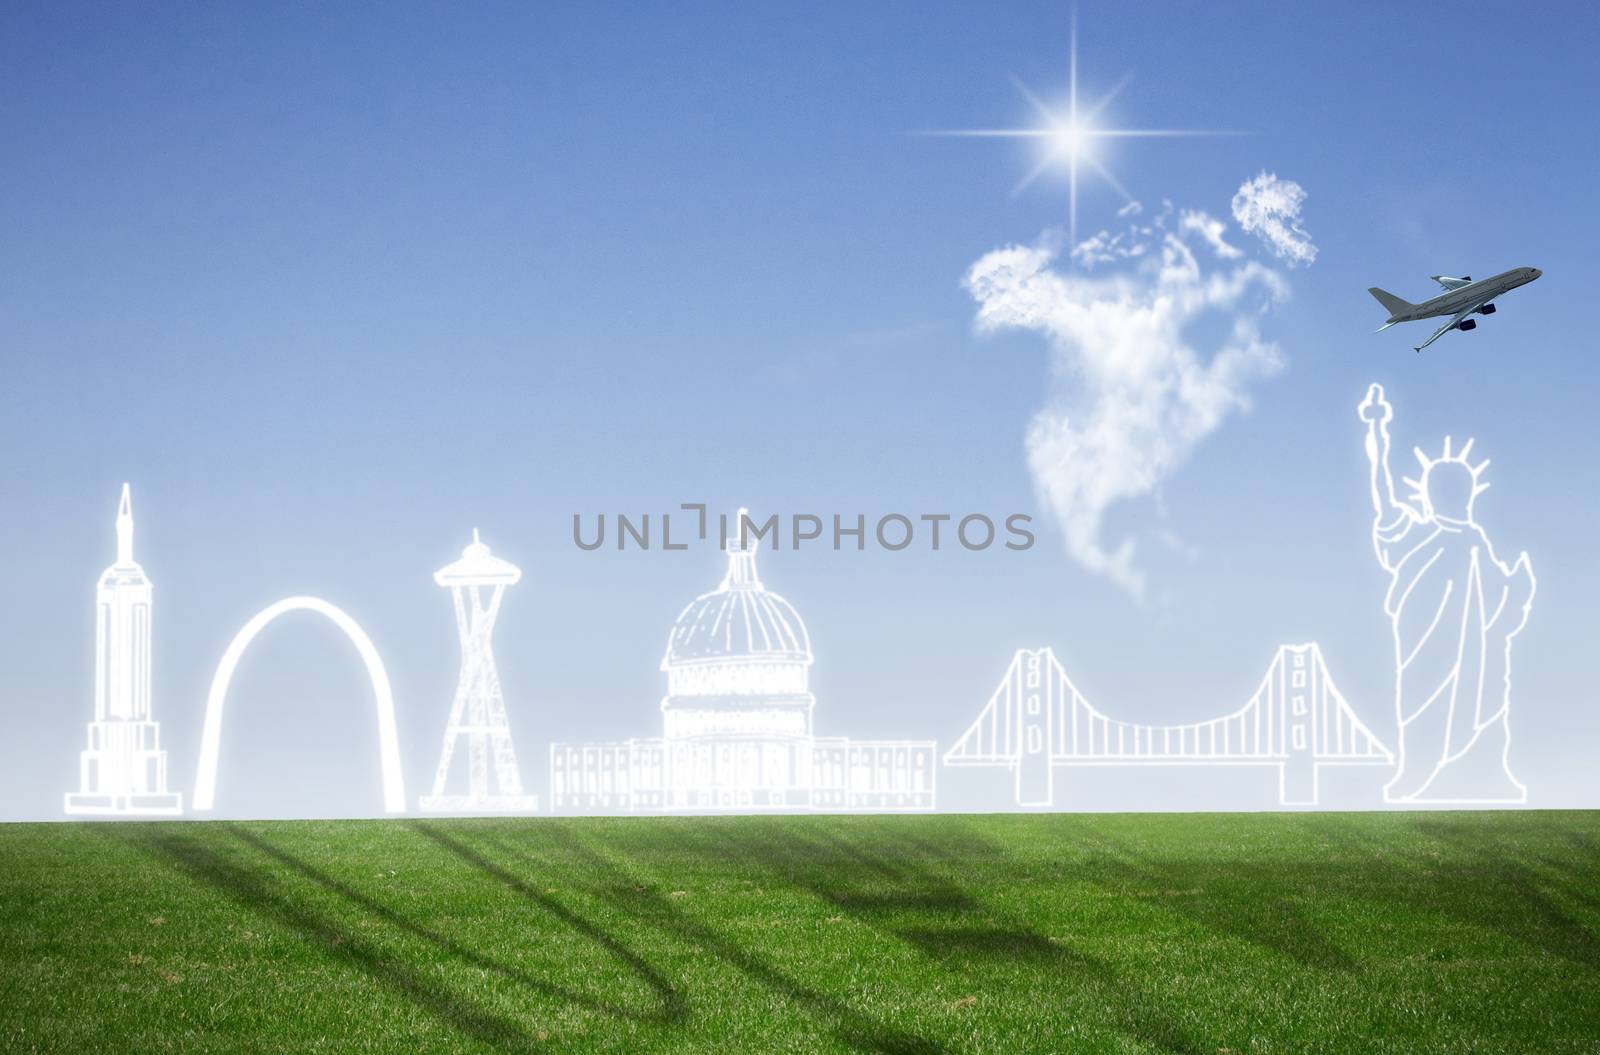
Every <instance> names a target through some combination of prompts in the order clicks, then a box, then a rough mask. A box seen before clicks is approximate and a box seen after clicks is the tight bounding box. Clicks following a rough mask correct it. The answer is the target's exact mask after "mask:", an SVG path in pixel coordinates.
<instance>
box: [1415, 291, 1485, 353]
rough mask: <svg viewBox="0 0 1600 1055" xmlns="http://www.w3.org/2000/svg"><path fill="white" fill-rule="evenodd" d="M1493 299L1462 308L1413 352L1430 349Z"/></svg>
mask: <svg viewBox="0 0 1600 1055" xmlns="http://www.w3.org/2000/svg"><path fill="white" fill-rule="evenodd" d="M1493 299H1494V298H1493V297H1482V298H1480V299H1478V300H1476V301H1474V302H1472V303H1471V304H1468V305H1467V306H1466V307H1464V308H1462V309H1461V310H1460V311H1458V312H1456V313H1455V314H1454V315H1452V316H1451V317H1450V321H1449V322H1447V323H1445V324H1444V325H1443V326H1441V327H1439V328H1438V329H1437V330H1434V331H1433V336H1432V337H1429V338H1428V339H1427V340H1425V341H1423V342H1422V343H1421V344H1419V345H1417V346H1416V348H1414V349H1412V350H1413V351H1417V352H1420V351H1422V349H1424V348H1426V347H1428V345H1430V344H1432V343H1433V342H1434V341H1437V340H1438V339H1439V338H1441V337H1443V336H1444V335H1445V334H1447V333H1449V332H1450V331H1451V330H1453V329H1455V328H1456V327H1457V326H1460V325H1461V322H1462V320H1463V319H1465V318H1466V317H1467V316H1468V315H1471V314H1472V313H1473V312H1475V311H1477V310H1478V309H1479V308H1481V307H1483V306H1484V305H1485V304H1487V303H1489V302H1490V301H1491V300H1493Z"/></svg>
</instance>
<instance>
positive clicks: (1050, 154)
mask: <svg viewBox="0 0 1600 1055" xmlns="http://www.w3.org/2000/svg"><path fill="white" fill-rule="evenodd" d="M1070 59H1071V61H1070V62H1069V64H1068V68H1069V88H1068V92H1067V100H1066V102H1065V104H1064V105H1062V106H1058V107H1051V106H1048V105H1046V104H1045V103H1044V101H1043V100H1041V99H1040V98H1039V97H1038V96H1037V95H1035V94H1034V93H1033V92H1032V91H1031V90H1029V88H1028V86H1027V85H1025V84H1023V83H1022V82H1021V81H1019V80H1017V79H1016V78H1015V77H1013V78H1012V79H1011V83H1012V84H1013V85H1014V86H1015V87H1016V89H1017V91H1018V92H1020V93H1021V95H1022V97H1023V98H1024V99H1026V100H1027V102H1028V104H1029V105H1030V106H1031V107H1032V108H1033V110H1034V112H1035V113H1036V114H1037V115H1038V117H1039V121H1040V123H1039V124H1037V125H1035V126H1032V127H1028V128H966V129H951V130H941V131H934V132H925V133H922V134H923V135H933V136H971V137H978V138H992V139H1033V140H1037V141H1039V142H1040V143H1041V144H1042V145H1043V147H1044V149H1043V150H1042V151H1041V152H1040V155H1039V158H1038V160H1037V161H1036V162H1035V163H1034V166H1033V168H1031V169H1030V170H1029V171H1028V173H1027V174H1026V175H1024V176H1023V177H1022V180H1021V181H1020V182H1019V183H1018V184H1017V185H1016V187H1015V188H1014V189H1013V190H1012V192H1011V193H1012V194H1013V195H1016V194H1020V193H1021V192H1022V191H1024V190H1026V189H1027V187H1028V186H1029V185H1030V184H1032V183H1033V182H1034V180H1036V179H1038V178H1039V177H1040V176H1041V175H1043V174H1044V173H1045V172H1046V171H1048V170H1050V169H1057V170H1064V171H1065V173H1066V176H1067V194H1068V199H1069V204H1068V230H1069V234H1070V236H1071V239H1072V242H1073V244H1077V241H1078V176H1079V173H1080V171H1081V170H1082V169H1084V168H1089V169H1092V170H1093V171H1094V173H1095V175H1097V176H1099V177H1100V179H1101V180H1103V181H1104V182H1105V183H1106V184H1107V185H1108V186H1110V187H1111V188H1112V189H1113V190H1115V191H1116V192H1117V193H1118V194H1120V195H1122V197H1123V198H1124V199H1126V200H1127V201H1129V202H1131V201H1133V200H1134V198H1133V195H1132V194H1131V193H1129V191H1128V189H1127V188H1126V187H1124V186H1123V185H1122V183H1121V181H1120V180H1118V179H1117V177H1116V176H1115V175H1113V174H1112V172H1111V170H1110V169H1109V168H1107V167H1106V165H1105V163H1104V162H1103V161H1102V160H1100V158H1099V157H1097V156H1096V155H1097V150H1096V148H1097V147H1098V145H1099V144H1100V141H1101V140H1105V139H1149V138H1169V137H1175V136H1228V135H1239V134H1241V133H1238V132H1224V131H1212V130H1203V129H1174V128H1112V127H1102V126H1101V125H1099V124H1098V123H1096V119H1097V118H1099V117H1100V116H1101V115H1102V114H1103V113H1104V111H1105V109H1106V107H1107V106H1108V105H1109V104H1110V103H1111V101H1112V100H1113V99H1115V98H1116V97H1117V96H1118V95H1119V94H1120V93H1121V92H1122V89H1124V88H1126V87H1127V86H1128V82H1129V80H1131V79H1132V74H1125V75H1124V76H1123V78H1122V80H1120V81H1118V82H1117V84H1116V85H1115V87H1113V88H1112V89H1111V90H1110V91H1109V92H1107V93H1106V94H1105V95H1103V96H1101V97H1100V98H1099V99H1098V100H1096V101H1095V103H1094V105H1093V106H1091V107H1089V108H1088V109H1087V110H1084V109H1082V108H1081V107H1080V106H1079V100H1078V22H1077V18H1076V17H1074V18H1073V21H1072V43H1071V54H1070Z"/></svg>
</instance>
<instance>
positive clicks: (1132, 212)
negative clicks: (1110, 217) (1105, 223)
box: [1117, 201, 1144, 217]
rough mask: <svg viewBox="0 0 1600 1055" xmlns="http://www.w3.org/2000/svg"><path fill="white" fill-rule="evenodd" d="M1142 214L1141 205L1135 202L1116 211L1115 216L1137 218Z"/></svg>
mask: <svg viewBox="0 0 1600 1055" xmlns="http://www.w3.org/2000/svg"><path fill="white" fill-rule="evenodd" d="M1142 212H1144V206H1143V205H1140V204H1139V203H1138V202H1136V201H1130V202H1129V203H1128V204H1126V205H1124V206H1123V207H1122V208H1120V209H1118V210H1117V215H1118V216H1121V217H1128V216H1138V215H1139V214H1140V213H1142Z"/></svg>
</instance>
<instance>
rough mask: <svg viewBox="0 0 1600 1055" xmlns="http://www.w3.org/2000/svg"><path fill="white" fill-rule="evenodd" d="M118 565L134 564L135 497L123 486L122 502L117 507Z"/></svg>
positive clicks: (126, 486) (125, 485)
mask: <svg viewBox="0 0 1600 1055" xmlns="http://www.w3.org/2000/svg"><path fill="white" fill-rule="evenodd" d="M117 563H118V564H132V563H133V497H132V495H131V494H130V493H129V490H128V485H127V484H123V485H122V501H121V502H120V503H118V505H117Z"/></svg>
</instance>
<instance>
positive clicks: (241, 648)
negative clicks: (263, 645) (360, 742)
mask: <svg viewBox="0 0 1600 1055" xmlns="http://www.w3.org/2000/svg"><path fill="white" fill-rule="evenodd" d="M290 612H315V613H317V614H318V615H321V616H323V617H324V618H326V619H327V620H328V621H329V622H331V623H332V624H333V625H334V626H336V627H338V628H339V630H340V631H341V632H343V634H344V636H345V637H347V638H349V640H350V643H351V644H352V645H354V646H355V648H356V652H357V653H358V654H359V655H360V656H361V661H362V663H363V664H365V666H366V670H367V680H368V681H369V682H371V683H372V694H373V697H374V703H375V706H376V709H377V714H378V755H379V760H380V762H381V763H382V767H383V808H384V812H386V813H404V812H405V810H406V795H405V783H404V779H403V777H402V775H401V771H400V742H399V737H398V736H397V735H396V733H395V724H394V692H393V690H392V688H391V687H390V685H389V674H388V672H387V671H386V670H384V667H383V660H382V659H381V658H380V657H379V656H378V649H377V647H376V646H375V645H373V643H372V639H371V638H369V637H368V636H367V633H366V631H364V630H362V629H361V625H360V624H359V623H357V622H356V621H355V620H354V619H352V618H351V617H350V616H349V615H348V614H347V613H346V612H345V611H344V610H343V609H341V608H339V607H338V606H336V605H333V604H329V603H328V602H327V601H324V600H322V598H320V597H304V596H297V597H285V598H284V599H283V600H281V601H277V602H275V603H273V604H270V605H268V606H267V607H265V608H263V609H262V610H261V611H259V612H257V613H256V614H255V615H254V616H253V617H252V618H251V619H250V621H249V622H248V623H246V624H245V625H244V626H243V627H242V628H240V630H239V632H238V633H237V634H235V635H234V636H233V640H232V641H231V642H229V643H228V648H227V651H225V652H224V653H223V654H222V660H221V661H220V662H219V663H218V664H217V671H216V673H215V674H214V675H212V678H211V690H210V692H208V693H207V694H206V721H205V730H204V732H203V733H202V734H201V738H200V768H199V771H198V772H197V773H196V774H195V783H194V798H193V800H192V807H193V808H194V809H196V810H209V809H211V808H212V806H213V805H214V804H215V800H216V790H217V755H218V752H219V750H220V748H221V745H222V715H223V710H224V705H225V703H226V702H227V695H228V686H229V684H230V683H231V682H232V681H233V673H234V669H235V668H236V667H237V666H238V665H239V660H240V659H242V658H243V657H244V654H245V651H246V650H247V649H249V647H250V645H251V643H252V642H253V641H255V639H256V635H258V634H260V633H261V631H263V630H265V629H266V628H267V627H268V626H269V625H270V624H271V623H273V622H274V621H275V620H276V619H277V618H278V617H279V616H281V615H287V614H288V613H290Z"/></svg>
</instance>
